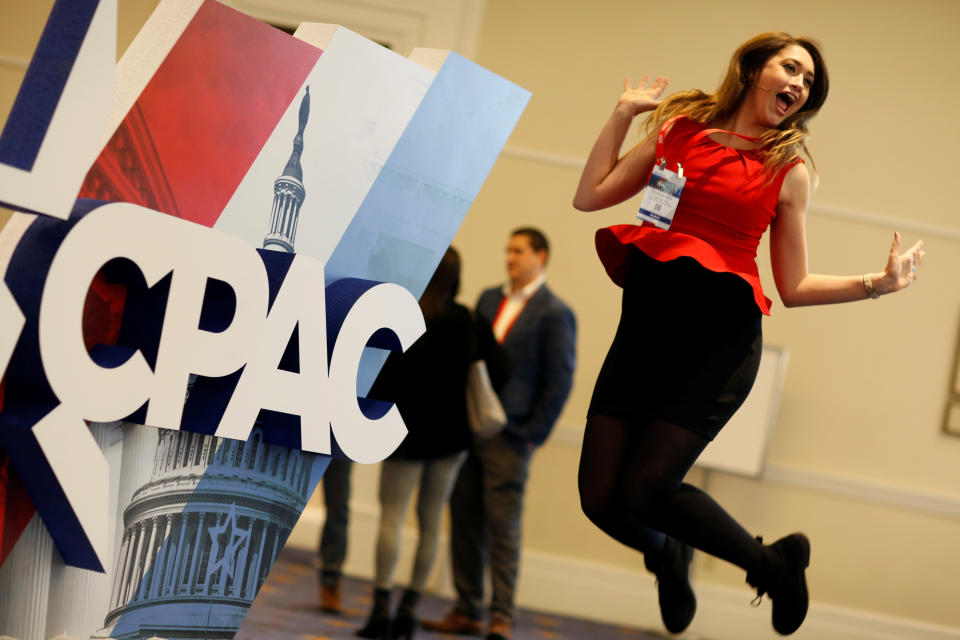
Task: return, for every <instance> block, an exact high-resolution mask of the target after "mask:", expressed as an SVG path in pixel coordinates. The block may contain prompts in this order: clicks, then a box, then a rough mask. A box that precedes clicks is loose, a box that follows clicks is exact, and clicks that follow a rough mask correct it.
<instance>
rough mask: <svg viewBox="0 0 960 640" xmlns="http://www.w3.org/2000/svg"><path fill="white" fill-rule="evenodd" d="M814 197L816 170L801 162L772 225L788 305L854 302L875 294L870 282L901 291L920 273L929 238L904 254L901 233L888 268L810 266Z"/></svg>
mask: <svg viewBox="0 0 960 640" xmlns="http://www.w3.org/2000/svg"><path fill="white" fill-rule="evenodd" d="M809 198H810V176H809V174H808V173H807V168H806V165H804V164H803V163H802V162H801V163H798V164H796V165H794V166H793V168H791V169H790V171H789V172H788V173H787V176H786V178H784V181H783V187H782V188H781V191H780V202H779V204H778V205H777V217H776V219H774V221H773V224H772V225H771V226H770V261H771V266H772V268H773V279H774V282H775V283H776V285H777V291H778V292H779V293H780V299H781V300H782V301H783V304H784V305H785V306H787V307H797V306H803V305H814V304H831V303H835V302H851V301H853V300H863V299H865V298H868V297H869V294H868V292H867V283H869V284H870V285H872V286H873V288H874V289H875V291H876V293H877V294H879V295H883V294H886V293H893V292H894V291H899V290H901V289H903V288H905V287H906V286H908V285H909V284H910V283H911V282H913V281H914V280H916V278H917V268H918V267H919V266H920V262H921V261H922V260H923V256H924V255H925V252H924V251H923V241H919V242H917V243H916V244H915V245H913V246H912V247H911V248H910V249H909V250H908V251H907V252H906V253H903V254H900V253H899V251H900V234H899V233H896V234H894V238H893V245H892V246H891V247H890V253H889V255H888V256H887V265H886V267H885V268H884V270H883V271H882V272H877V273H868V274H864V275H856V276H830V275H821V274H816V273H809V272H808V271H807V235H806V228H805V218H806V212H807V203H808V201H809Z"/></svg>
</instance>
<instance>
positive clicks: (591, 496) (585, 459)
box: [579, 415, 762, 571]
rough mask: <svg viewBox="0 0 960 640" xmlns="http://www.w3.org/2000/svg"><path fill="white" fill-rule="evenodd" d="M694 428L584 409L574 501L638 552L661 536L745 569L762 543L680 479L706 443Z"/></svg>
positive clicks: (655, 547) (754, 562)
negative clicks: (577, 498)
mask: <svg viewBox="0 0 960 640" xmlns="http://www.w3.org/2000/svg"><path fill="white" fill-rule="evenodd" d="M708 442H709V441H708V440H707V439H706V438H704V437H703V436H701V435H698V434H696V433H694V432H692V431H689V430H687V429H684V428H683V427H680V426H677V425H675V424H671V423H669V422H663V421H654V422H650V423H647V424H632V423H630V422H628V421H626V420H623V419H620V418H613V417H610V416H599V415H594V416H590V418H589V419H588V420H587V428H586V432H585V433H584V436H583V450H582V452H581V454H580V473H579V485H580V505H581V507H582V508H583V512H584V513H585V514H586V515H587V517H588V518H590V520H591V521H592V522H593V523H594V524H596V525H597V526H598V527H600V528H601V529H602V530H603V531H604V532H606V533H607V534H609V535H610V536H611V537H613V538H614V539H616V540H618V541H620V542H622V543H623V544H625V545H627V546H629V547H632V548H634V549H636V550H638V551H641V552H643V553H644V554H648V553H653V554H657V553H659V552H660V551H661V550H662V549H663V544H664V539H665V538H664V535H665V534H666V535H669V536H671V537H673V538H676V539H677V540H680V541H681V542H685V543H687V544H689V545H690V546H692V547H695V548H697V549H700V550H701V551H704V552H706V553H709V554H710V555H712V556H716V557H718V558H722V559H723V560H726V561H728V562H732V563H733V564H735V565H737V566H739V567H741V568H743V569H745V570H747V571H750V570H752V569H754V568H755V567H757V566H759V564H760V559H761V556H762V547H761V545H760V543H758V542H757V540H756V539H754V538H753V536H751V535H750V534H749V533H748V532H747V531H746V530H745V529H744V528H743V527H741V526H740V524H739V523H737V521H736V520H734V519H733V518H732V517H731V516H730V515H729V514H728V513H727V512H726V511H724V510H723V507H721V506H720V505H719V504H717V503H716V502H715V501H714V500H713V498H711V497H710V496H708V495H707V494H706V493H704V492H703V491H701V490H700V489H698V488H696V487H694V486H691V485H689V484H684V483H683V478H684V476H686V475H687V471H689V469H690V467H691V466H692V465H693V463H694V461H695V460H696V459H697V457H698V456H699V455H700V453H701V452H702V451H703V449H704V447H706V446H707V444H708Z"/></svg>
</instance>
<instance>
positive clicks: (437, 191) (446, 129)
mask: <svg viewBox="0 0 960 640" xmlns="http://www.w3.org/2000/svg"><path fill="white" fill-rule="evenodd" d="M529 99H530V92H529V91H527V90H525V89H522V88H521V87H518V86H517V85H515V84H513V83H511V82H508V81H507V80H504V79H503V78H501V77H499V76H497V75H495V74H493V73H491V72H489V71H487V70H486V69H483V68H482V67H479V66H477V65H476V64H474V63H473V62H470V61H469V60H467V59H466V58H463V57H461V56H458V55H457V54H455V53H450V54H449V55H448V56H447V59H446V61H445V62H444V64H443V66H442V67H441V68H440V71H439V72H438V73H437V77H436V79H435V80H434V82H433V84H432V85H431V87H430V90H429V91H428V92H427V95H426V96H425V97H424V99H423V102H421V103H420V107H419V108H418V109H417V112H416V113H415V114H414V116H413V118H412V120H411V121H410V124H409V125H408V126H407V128H406V130H405V131H404V132H403V135H402V136H401V137H400V140H399V141H398V142H397V145H396V147H394V150H393V153H391V155H390V157H389V159H388V160H387V162H386V164H385V165H384V167H383V170H382V171H381V172H380V175H379V176H378V177H377V179H376V181H375V182H374V184H373V186H372V187H371V189H370V191H369V193H368V194H367V197H366V198H365V199H364V201H363V203H362V205H361V206H360V209H359V210H358V212H357V215H356V216H355V217H354V218H353V221H352V222H351V223H350V226H349V227H348V228H347V231H346V232H345V233H344V235H343V237H342V238H341V240H340V243H339V244H338V245H337V248H336V249H335V250H334V252H333V254H332V255H331V257H330V260H329V262H328V263H327V265H326V278H327V283H330V282H332V281H334V280H338V279H340V278H344V277H352V278H364V279H367V280H375V281H378V282H394V283H397V284H400V285H402V286H404V287H406V288H407V289H409V290H410V291H411V292H412V293H413V294H414V295H415V296H417V297H419V296H420V294H421V293H423V290H424V288H425V287H426V285H427V282H429V280H430V277H431V276H432V275H433V271H434V269H436V267H437V264H438V263H439V262H440V258H441V256H442V255H443V253H444V251H446V249H447V247H448V246H450V242H451V241H452V240H453V236H454V235H455V234H456V232H457V229H459V227H460V224H461V223H462V222H463V218H464V216H466V214H467V210H468V209H469V208H470V205H471V204H472V203H473V200H474V198H476V196H477V193H479V191H480V187H481V185H482V184H483V182H484V180H486V178H487V175H488V174H489V173H490V169H491V168H492V167H493V163H494V162H495V161H496V159H497V156H499V155H500V151H501V150H502V149H503V145H504V144H506V141H507V138H508V137H509V136H510V133H511V132H512V131H513V127H514V126H515V125H516V123H517V120H519V118H520V114H521V113H522V112H523V109H524V108H525V107H526V105H527V102H528V101H529ZM384 357H385V356H384V355H383V354H382V353H381V354H378V356H376V357H366V358H364V361H363V363H362V366H361V374H360V379H359V380H358V383H357V388H358V390H359V391H360V392H361V393H364V392H365V391H366V390H367V389H368V388H369V385H370V384H372V380H373V378H374V377H375V375H376V372H377V371H378V370H379V368H380V366H381V365H382V362H383V359H384Z"/></svg>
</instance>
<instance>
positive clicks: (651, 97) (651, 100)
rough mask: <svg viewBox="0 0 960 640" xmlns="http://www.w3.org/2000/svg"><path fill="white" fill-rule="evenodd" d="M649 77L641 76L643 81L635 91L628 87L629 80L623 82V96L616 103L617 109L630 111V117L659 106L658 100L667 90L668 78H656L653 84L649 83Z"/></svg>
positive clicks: (659, 101)
mask: <svg viewBox="0 0 960 640" xmlns="http://www.w3.org/2000/svg"><path fill="white" fill-rule="evenodd" d="M649 79H650V76H643V80H641V81H640V84H639V85H638V86H637V88H636V89H632V88H631V87H630V78H626V79H624V81H623V94H622V95H621V96H620V99H619V100H618V101H617V108H624V109H627V110H629V111H630V115H631V116H635V115H637V114H640V113H643V112H645V111H653V110H654V109H656V108H657V107H658V106H660V103H661V102H662V101H661V100H658V98H659V97H660V94H661V93H663V90H664V89H666V88H667V83H668V82H669V81H670V78H668V77H666V76H657V77H656V78H654V80H653V82H649Z"/></svg>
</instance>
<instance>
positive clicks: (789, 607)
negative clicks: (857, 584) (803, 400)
mask: <svg viewBox="0 0 960 640" xmlns="http://www.w3.org/2000/svg"><path fill="white" fill-rule="evenodd" d="M757 540H758V541H760V542H761V543H762V542H763V539H762V538H759V537H758V538H757ZM809 564H810V541H809V540H807V536H805V535H803V534H802V533H794V534H792V535H789V536H787V537H786V538H781V539H779V540H777V541H776V542H774V543H773V544H771V545H764V547H763V560H762V562H761V563H760V566H759V567H758V568H757V569H755V570H754V571H750V572H748V573H747V583H748V584H749V585H750V586H751V587H754V588H756V590H757V597H758V598H760V597H761V596H763V594H764V593H766V594H767V595H769V596H770V599H771V600H773V628H774V629H776V631H777V633H780V634H782V635H789V634H791V633H793V632H794V631H796V630H797V629H798V628H800V625H801V624H802V623H803V619H804V618H805V617H806V615H807V607H808V606H809V603H810V600H809V596H808V594H807V578H806V576H805V575H804V571H805V570H806V568H807V566H809Z"/></svg>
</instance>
